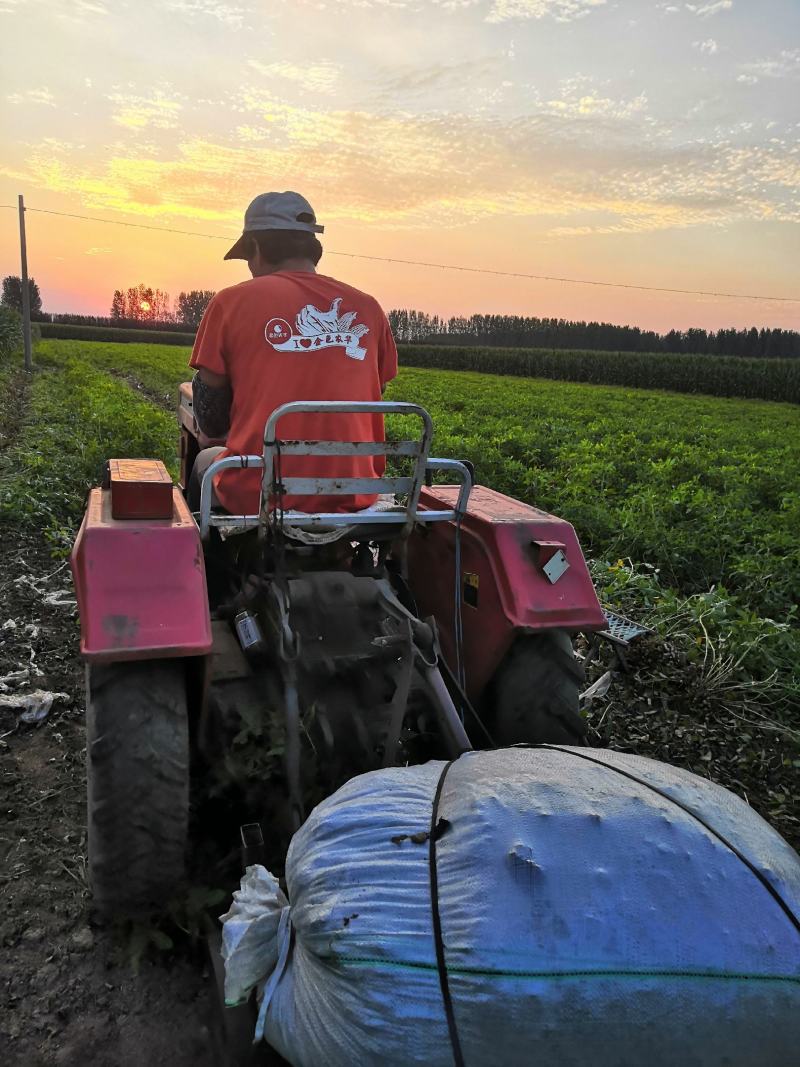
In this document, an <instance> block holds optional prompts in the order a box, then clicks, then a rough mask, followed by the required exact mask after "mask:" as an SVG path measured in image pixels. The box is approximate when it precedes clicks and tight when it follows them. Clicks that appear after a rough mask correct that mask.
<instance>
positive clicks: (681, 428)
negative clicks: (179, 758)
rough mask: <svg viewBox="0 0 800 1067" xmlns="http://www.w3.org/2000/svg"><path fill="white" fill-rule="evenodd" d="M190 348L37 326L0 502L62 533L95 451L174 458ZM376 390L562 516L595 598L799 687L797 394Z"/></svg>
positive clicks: (503, 384)
mask: <svg viewBox="0 0 800 1067" xmlns="http://www.w3.org/2000/svg"><path fill="white" fill-rule="evenodd" d="M188 356H189V350H188V349H186V348H183V349H181V348H176V347H173V346H162V345H154V344H112V343H94V344H90V343H86V342H76V341H42V342H41V343H40V344H39V345H38V346H37V351H36V362H37V366H38V368H39V370H38V371H37V373H36V375H35V377H34V381H33V386H32V396H31V409H30V411H29V414H28V417H27V418H26V420H25V423H24V426H23V429H22V432H21V434H20V436H19V437H18V438H17V440H16V442H15V443H14V444H13V445H12V446H11V447H10V448H8V449H7V450H6V454H5V458H4V459H3V461H2V471H4V472H5V473H4V474H3V479H2V482H0V515H3V514H5V515H6V516H10V515H12V514H14V515H17V516H18V517H19V518H20V519H21V520H22V521H24V522H27V523H31V524H34V525H36V526H38V527H39V528H42V529H44V530H45V532H46V533H47V534H48V536H50V537H51V538H52V539H54V540H55V541H56V542H58V543H66V542H67V540H68V539H69V536H70V535H71V532H72V530H73V529H74V526H75V524H76V523H77V521H78V519H79V516H80V514H81V512H82V508H83V498H84V495H85V490H86V488H87V487H88V486H89V485H91V484H96V482H97V481H98V479H99V477H100V475H101V471H102V465H103V462H104V461H105V459H106V458H108V457H109V456H115V455H116V456H120V455H131V456H147V455H152V456H156V457H159V458H161V459H164V460H165V461H166V462H167V463H168V464H171V465H173V464H174V455H175V451H176V441H177V425H176V423H175V419H174V417H173V415H172V414H171V413H170V410H169V409H170V408H171V407H172V406H173V404H174V403H175V401H176V397H177V386H178V384H179V383H180V382H181V381H182V380H185V379H186V378H188V377H189V375H190V371H189V369H188V367H187V363H188ZM129 383H132V384H133V387H132V384H129ZM136 384H138V385H139V386H141V388H142V389H144V390H146V393H147V395H148V396H150V397H152V398H153V399H154V400H156V402H157V403H156V404H153V403H151V402H150V400H149V399H147V396H143V395H142V393H141V392H140V391H139V390H137V389H136V388H135V385H136ZM387 396H388V398H389V399H398V400H400V399H402V400H412V401H416V402H418V403H421V404H423V405H424V406H425V407H427V408H428V409H429V410H430V412H431V414H432V415H433V418H434V423H435V426H436V438H435V443H434V452H435V453H437V454H439V455H445V456H454V457H459V458H465V459H469V460H472V461H473V462H474V463H475V465H476V469H477V474H478V480H479V481H480V482H482V483H483V484H486V485H491V486H493V487H494V488H496V489H498V490H500V491H502V492H505V493H508V494H510V495H512V496H515V497H518V498H519V499H521V500H524V501H526V502H528V503H531V504H535V505H537V506H538V507H541V508H544V509H546V510H548V511H552V512H554V513H556V514H559V515H562V516H563V517H564V518H566V519H568V520H569V521H570V522H572V523H573V525H574V526H575V527H576V530H577V532H578V536H579V538H580V540H581V543H582V545H583V547H584V550H585V551H586V554H587V555H589V556H591V557H593V558H594V560H595V563H594V564H593V566H594V573H595V579H596V582H597V584H598V586H599V587H600V589H601V593H602V595H603V596H604V597H605V599H606V600H607V601H609V602H610V603H612V604H616V605H619V606H620V607H622V608H623V609H626V610H628V611H631V612H634V613H635V614H637V615H639V616H641V615H642V613H643V612H644V614H645V616H646V618H647V619H648V620H649V621H650V622H652V623H654V624H655V625H658V626H662V627H667V628H670V629H671V632H673V631H674V630H675V628H676V626H678V623H677V622H676V620H680V627H681V628H682V629H681V632H682V634H683V636H684V637H685V639H686V643H687V644H688V647H689V648H690V649H693V650H694V654H695V655H696V656H702V657H706V658H707V657H708V656H709V649H711V650H712V654H713V662H714V663H728V664H729V665H733V669H732V671H731V672H729V674H728V675H726V680H727V681H731V679H732V680H733V681H732V683H731V684H734V683H736V684H738V680H741V679H747V678H756V679H761V680H763V679H768V678H769V677H770V676H771V674H772V672H773V671H777V672H778V684H777V688H773V689H770V691H769V692H770V694H771V696H772V697H774V698H775V700H776V701H777V702H778V703H780V704H782V705H791V703H792V701H794V700H797V701H798V703H800V681H799V680H798V673H797V666H796V664H797V663H798V661H800V637H798V628H797V625H796V624H797V612H798V603H799V602H800V543H799V539H798V534H797V531H798V530H800V409H798V408H797V407H795V406H792V405H788V404H776V403H765V402H759V401H752V400H751V401H741V400H733V399H718V398H711V397H705V396H700V397H698V396H688V395H681V394H671V393H665V392H653V391H645V390H640V389H636V390H631V389H624V388H618V387H608V386H594V385H585V384H574V383H564V382H554V381H544V380H536V379H528V378H512V377H508V376H503V377H498V376H491V375H484V374H474V373H467V372H447V371H432V370H418V369H412V368H408V367H405V368H403V369H401V372H400V375H399V378H398V379H397V381H396V382H394V383H392V385H391V386H390V388H389V390H388V394H387ZM390 429H391V428H390ZM622 560H626V561H631V562H630V563H626V564H625V565H621V564H620V563H619V562H618V561H622Z"/></svg>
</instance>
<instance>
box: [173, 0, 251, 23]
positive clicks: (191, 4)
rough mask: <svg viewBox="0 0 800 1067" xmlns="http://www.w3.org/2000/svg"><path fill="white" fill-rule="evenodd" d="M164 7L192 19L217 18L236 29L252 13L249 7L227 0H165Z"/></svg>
mask: <svg viewBox="0 0 800 1067" xmlns="http://www.w3.org/2000/svg"><path fill="white" fill-rule="evenodd" d="M164 7H165V8H166V10H167V11H173V12H175V14H177V15H184V16H186V17H187V18H189V19H191V20H194V19H204V18H211V19H215V20H216V21H217V22H221V23H222V24H223V25H225V26H228V27H230V28H231V29H234V30H240V29H241V28H242V27H243V26H244V24H245V20H246V18H247V16H248V14H249V13H250V11H249V8H247V7H243V6H242V5H241V4H232V3H228V2H227V0H164Z"/></svg>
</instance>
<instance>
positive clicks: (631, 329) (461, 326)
mask: <svg viewBox="0 0 800 1067" xmlns="http://www.w3.org/2000/svg"><path fill="white" fill-rule="evenodd" d="M388 317H389V324H390V326H391V327H392V333H393V334H394V337H395V340H396V341H398V342H399V343H401V344H427V345H476V346H479V347H482V348H483V347H489V348H543V349H550V350H551V351H554V350H556V349H580V350H584V351H585V350H589V351H604V352H668V353H671V354H673V355H682V354H686V355H688V354H692V355H712V356H747V357H749V358H751V359H796V358H798V357H800V333H797V332H796V331H794V330H782V329H757V328H756V327H755V326H753V327H751V328H750V329H744V330H736V329H722V330H702V329H690V330H670V331H669V332H668V333H664V334H661V333H657V332H656V331H655V330H642V329H640V328H639V327H638V326H616V325H614V324H613V323H610V322H582V321H573V320H570V319H546V318H537V317H534V316H528V315H470V316H469V317H468V318H466V317H463V316H452V317H451V318H449V319H445V318H442V317H440V316H439V315H429V314H428V313H427V312H425V311H416V310H407V309H405V308H393V309H392V310H391V311H390V312H389V316H388Z"/></svg>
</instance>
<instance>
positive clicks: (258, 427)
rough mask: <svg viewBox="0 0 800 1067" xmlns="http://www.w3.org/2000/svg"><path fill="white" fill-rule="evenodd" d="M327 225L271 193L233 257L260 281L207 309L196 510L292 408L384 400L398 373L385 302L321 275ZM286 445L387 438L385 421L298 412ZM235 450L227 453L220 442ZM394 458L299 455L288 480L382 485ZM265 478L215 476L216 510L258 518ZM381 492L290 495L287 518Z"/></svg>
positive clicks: (248, 222) (197, 403)
mask: <svg viewBox="0 0 800 1067" xmlns="http://www.w3.org/2000/svg"><path fill="white" fill-rule="evenodd" d="M322 232H323V227H322V226H320V225H318V224H317V220H316V216H315V214H314V211H313V209H312V207H311V205H310V204H309V203H308V201H307V200H306V199H305V198H304V197H302V196H300V195H299V194H298V193H293V192H284V193H262V194H261V196H257V197H256V198H255V200H253V202H252V203H251V204H250V206H249V207H248V208H247V211H246V212H245V217H244V230H243V232H242V235H241V237H240V238H239V240H238V241H237V242H236V244H235V245H234V246H233V248H231V250H230V251H229V252H228V253H227V255H226V256H225V259H244V260H247V265H248V267H249V269H250V273H251V274H252V276H253V277H252V279H251V280H250V281H246V282H241V283H240V284H239V285H234V286H231V287H230V288H228V289H223V290H222V291H221V292H219V293H217V294H216V296H215V297H214V298H213V299H212V301H211V303H210V304H209V305H208V308H207V309H206V312H205V315H204V316H203V321H202V322H201V324H200V329H199V330H198V333H197V338H196V340H195V344H194V350H193V352H192V358H191V366H192V367H195V368H196V370H197V373H196V374H195V377H194V381H193V400H194V415H195V419H196V421H197V425H198V428H199V430H200V431H201V436H200V444H201V445H205V446H207V447H204V448H203V450H202V451H201V452H200V453H199V455H198V456H197V459H196V460H195V463H194V467H193V471H192V476H191V479H190V482H189V487H188V496H189V505H190V507H192V508H194V509H196V508H197V507H198V506H199V501H200V485H201V482H202V478H203V474H204V473H205V471H206V470H207V469H208V467H209V466H210V465H211V463H213V462H214V461H215V460H217V459H220V458H221V457H222V456H223V455H237V454H239V455H248V454H250V455H252V454H253V453H258V452H259V451H260V450H261V448H262V447H263V436H264V425H265V423H266V421H267V419H268V417H269V416H270V414H271V413H272V412H273V411H274V410H275V409H276V408H278V407H280V405H282V404H285V403H287V402H290V401H293V400H306V401H315V400H328V401H336V400H342V401H367V402H374V401H379V400H380V399H381V395H382V393H383V390H384V388H385V386H386V383H387V382H388V381H390V380H391V379H392V378H394V377H395V375H396V374H397V348H396V347H395V343H394V339H393V337H392V333H391V329H390V328H389V323H388V321H387V319H386V316H385V314H384V313H383V311H382V309H381V307H380V305H379V304H378V302H377V301H376V300H375V299H373V297H371V296H368V295H367V294H366V293H362V292H360V291H359V290H358V289H354V288H353V287H352V286H349V285H345V284H344V283H343V282H339V281H336V280H335V279H333V278H328V277H326V276H325V275H321V274H318V273H317V270H316V268H317V264H318V263H319V260H320V258H321V256H322V246H321V244H320V243H319V241H318V239H317V237H316V234H318V233H322ZM281 431H282V436H284V437H286V438H297V439H303V438H319V439H321V438H325V439H328V440H350V441H382V440H383V439H384V432H383V416H382V415H379V414H366V413H361V412H358V413H347V414H345V415H342V414H339V415H329V414H319V413H316V414H307V413H299V414H294V415H290V416H288V417H287V418H286V419H285V420H284V422H283V423H282V425H281ZM223 441H224V447H223V445H222V444H221V443H219V442H223ZM384 466H385V460H384V457H383V456H371V455H353V456H346V457H323V458H319V457H306V456H296V457H289V458H286V459H285V460H284V461H283V466H282V473H283V474H284V475H285V476H287V477H288V476H302V475H304V474H308V475H314V476H317V477H320V476H325V475H328V476H337V477H349V478H372V477H376V476H377V477H380V476H381V475H382V474H383V472H384ZM260 480H261V478H260V472H259V471H258V470H255V469H251V470H231V471H226V472H225V474H224V475H222V474H220V475H218V476H217V477H216V478H215V485H214V493H215V497H216V502H217V503H219V504H221V505H222V507H224V508H225V509H226V510H227V511H229V512H231V513H235V514H246V513H248V512H253V511H256V510H257V508H258V497H259V487H260ZM374 501H375V497H374V496H372V495H360V496H341V495H339V496H334V497H326V496H324V495H320V496H314V497H311V496H306V497H304V498H302V499H293V498H290V497H284V499H283V500H282V506H283V507H284V508H286V509H291V508H293V507H298V508H300V509H301V510H303V511H310V512H313V511H329V512H330V511H352V510H353V509H354V508H364V507H368V506H369V505H370V504H372V503H374Z"/></svg>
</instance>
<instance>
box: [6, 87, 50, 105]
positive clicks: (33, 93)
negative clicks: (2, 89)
mask: <svg viewBox="0 0 800 1067" xmlns="http://www.w3.org/2000/svg"><path fill="white" fill-rule="evenodd" d="M6 100H7V101H8V102H9V104H43V105H44V106H46V107H55V106H56V98H55V97H54V96H53V94H52V93H51V92H50V90H49V89H25V90H24V91H23V92H21V93H10V94H9V95H8V96H7V97H6Z"/></svg>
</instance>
